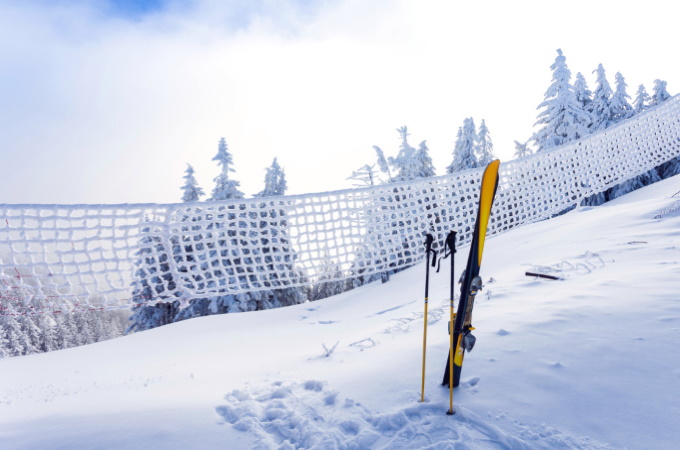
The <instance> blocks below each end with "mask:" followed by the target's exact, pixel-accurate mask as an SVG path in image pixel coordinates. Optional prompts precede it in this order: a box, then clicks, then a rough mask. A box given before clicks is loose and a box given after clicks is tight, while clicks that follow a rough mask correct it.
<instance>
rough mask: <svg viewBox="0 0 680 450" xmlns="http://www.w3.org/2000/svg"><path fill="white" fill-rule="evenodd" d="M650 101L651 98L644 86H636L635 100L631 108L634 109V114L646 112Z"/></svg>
mask: <svg viewBox="0 0 680 450" xmlns="http://www.w3.org/2000/svg"><path fill="white" fill-rule="evenodd" d="M651 101H652V98H651V97H650V96H649V94H648V93H647V90H646V89H645V85H644V84H641V85H640V86H638V90H637V93H636V94H635V100H633V108H634V109H635V113H636V114H640V113H641V112H642V111H645V110H647V108H649V104H650V102H651Z"/></svg>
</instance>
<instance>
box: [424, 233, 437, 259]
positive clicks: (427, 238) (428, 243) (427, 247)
mask: <svg viewBox="0 0 680 450" xmlns="http://www.w3.org/2000/svg"><path fill="white" fill-rule="evenodd" d="M433 242H434V237H433V236H432V235H431V234H430V233H427V234H426V235H425V256H426V257H427V258H429V257H430V253H434V258H432V263H431V264H430V265H431V266H432V267H434V266H435V265H436V264H437V252H436V251H434V250H432V243H433Z"/></svg>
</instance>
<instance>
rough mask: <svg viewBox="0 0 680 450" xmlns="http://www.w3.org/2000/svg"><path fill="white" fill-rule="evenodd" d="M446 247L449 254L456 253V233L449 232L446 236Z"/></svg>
mask: <svg viewBox="0 0 680 450" xmlns="http://www.w3.org/2000/svg"><path fill="white" fill-rule="evenodd" d="M446 246H447V247H448V248H449V250H451V253H456V232H455V231H453V230H451V231H449V234H448V235H447V236H446Z"/></svg>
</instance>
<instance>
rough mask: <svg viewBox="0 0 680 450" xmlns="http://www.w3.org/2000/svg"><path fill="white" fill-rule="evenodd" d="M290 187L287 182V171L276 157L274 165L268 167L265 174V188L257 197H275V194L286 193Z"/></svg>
mask: <svg viewBox="0 0 680 450" xmlns="http://www.w3.org/2000/svg"><path fill="white" fill-rule="evenodd" d="M287 189H288V184H287V183H286V172H285V170H283V168H282V167H281V166H280V165H279V162H278V161H277V160H276V158H274V161H272V165H271V166H269V167H268V168H267V173H266V174H265V176H264V189H263V190H262V191H261V192H259V193H258V194H257V195H256V197H273V196H275V195H285V193H286V190H287Z"/></svg>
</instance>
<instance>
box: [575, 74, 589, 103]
mask: <svg viewBox="0 0 680 450" xmlns="http://www.w3.org/2000/svg"><path fill="white" fill-rule="evenodd" d="M574 94H576V100H578V102H579V103H580V104H581V106H582V107H583V109H584V110H586V111H590V104H591V103H592V102H593V92H592V91H591V90H590V89H588V83H587V82H586V79H585V78H584V77H583V75H582V74H581V72H578V73H577V74H576V78H575V79H574Z"/></svg>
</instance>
